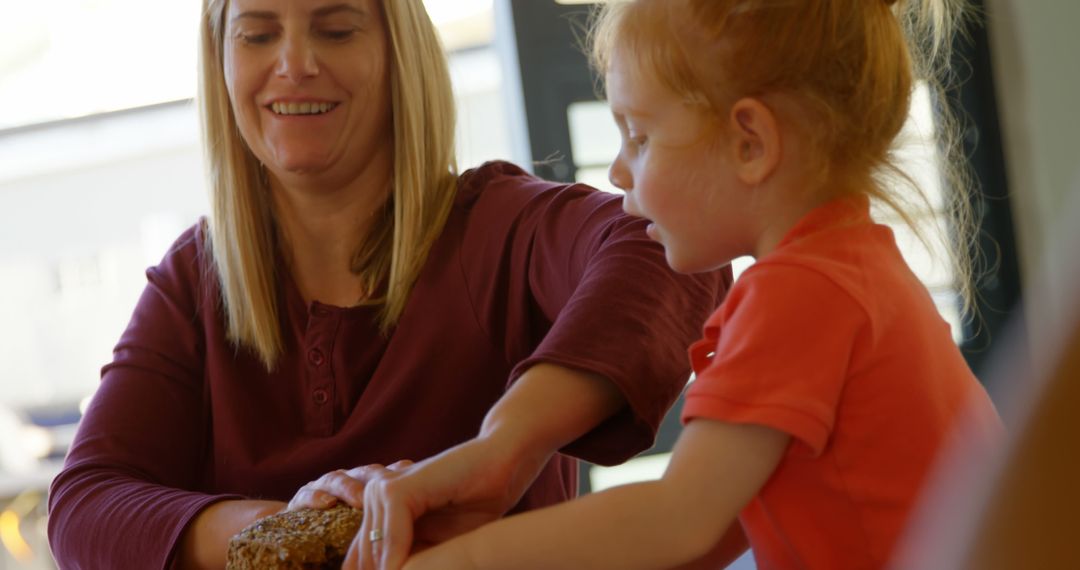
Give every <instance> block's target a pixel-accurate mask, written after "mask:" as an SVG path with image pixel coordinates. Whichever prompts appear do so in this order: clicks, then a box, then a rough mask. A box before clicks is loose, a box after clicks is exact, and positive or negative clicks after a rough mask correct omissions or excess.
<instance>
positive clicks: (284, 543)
mask: <svg viewBox="0 0 1080 570" xmlns="http://www.w3.org/2000/svg"><path fill="white" fill-rule="evenodd" d="M361 516H362V512H361V511H359V510H357V509H354V508H352V507H350V506H348V505H344V504H338V505H337V506H335V507H333V508H330V509H299V510H295V511H289V512H285V513H279V514H276V515H272V516H269V517H266V518H263V519H259V520H257V521H255V522H254V523H252V525H251V526H249V527H247V528H245V529H244V530H242V531H240V532H239V533H238V534H237V535H236V536H234V537H232V538H231V539H229V558H228V561H227V563H226V565H225V570H256V569H258V570H340V568H341V563H342V562H344V561H345V553H346V552H347V551H348V549H349V544H350V543H352V540H353V537H355V536H356V531H357V530H359V529H360V519H361Z"/></svg>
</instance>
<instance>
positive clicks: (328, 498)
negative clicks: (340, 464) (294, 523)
mask: <svg viewBox="0 0 1080 570" xmlns="http://www.w3.org/2000/svg"><path fill="white" fill-rule="evenodd" d="M372 467H374V466H372ZM378 467H379V468H380V469H381V468H382V467H381V466H378ZM353 471H355V470H349V471H343V470H341V469H338V470H337V471H331V472H330V473H327V474H325V475H323V476H322V477H319V478H318V479H316V480H314V481H312V482H310V483H308V484H307V485H304V486H303V487H301V488H300V490H298V491H297V492H296V494H295V495H293V498H292V500H291V501H289V506H288V507H287V509H286V510H290V511H292V510H296V509H299V508H303V507H312V508H317V509H325V508H328V507H330V506H333V505H334V503H336V502H337V501H338V500H341V501H344V502H345V503H347V504H349V505H351V506H352V507H355V508H358V509H360V508H363V506H364V484H365V480H364V479H362V478H358V477H354V476H353V475H351V473H352V472H353Z"/></svg>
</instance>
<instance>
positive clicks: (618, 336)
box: [465, 172, 731, 465]
mask: <svg viewBox="0 0 1080 570" xmlns="http://www.w3.org/2000/svg"><path fill="white" fill-rule="evenodd" d="M503 174H514V172H509V173H508V172H504V173H503ZM484 192H485V193H493V194H494V198H489V199H486V200H484V201H485V203H486V204H485V205H484V206H483V207H482V209H483V210H486V211H482V212H478V215H479V217H480V219H482V220H484V223H483V224H481V225H482V226H483V227H484V228H485V237H484V239H482V240H480V239H477V240H476V241H475V242H474V243H473V244H469V243H468V239H467V242H466V246H465V247H466V248H471V247H474V246H475V247H479V248H481V249H483V248H485V247H486V248H495V249H497V251H495V252H491V253H489V254H487V255H484V258H486V259H487V260H488V262H490V260H491V259H492V257H494V258H495V259H500V260H501V261H500V262H499V263H496V264H494V265H496V266H500V265H501V266H502V267H503V271H502V272H501V274H502V275H503V276H504V277H503V280H504V282H503V283H501V284H492V280H491V279H489V280H488V281H487V283H488V285H487V286H488V288H489V293H488V294H485V295H483V297H484V298H485V301H483V302H487V303H489V306H499V307H502V308H503V309H505V310H502V313H501V318H502V319H504V320H501V321H500V319H499V318H497V317H495V316H493V315H487V316H486V317H482V319H481V320H483V321H485V322H488V323H498V324H496V325H493V326H494V327H495V328H497V329H499V330H495V331H493V335H494V337H495V338H498V339H505V342H506V343H507V347H508V348H507V350H508V356H509V358H512V359H513V360H512V361H513V362H516V365H515V367H514V370H513V372H512V373H511V375H510V381H511V382H513V381H515V380H516V379H517V378H518V377H520V375H521V374H522V373H523V372H524V371H525V370H527V369H528V368H529V367H531V366H533V365H535V364H537V363H540V362H547V363H552V364H557V365H561V366H565V367H569V368H573V369H577V370H581V371H585V372H590V373H595V374H598V375H601V376H604V377H606V378H608V379H610V380H611V381H612V382H613V383H614V384H615V385H616V386H617V387H618V388H619V390H621V391H622V393H623V395H624V396H625V397H626V400H627V402H628V404H629V405H628V407H627V408H626V409H625V410H624V411H623V412H621V413H619V414H617V415H616V416H615V417H613V418H611V419H609V420H608V421H606V422H604V423H603V424H601V425H600V426H598V427H597V428H595V429H594V430H592V431H591V432H590V433H588V434H586V435H585V436H583V437H582V438H580V439H578V440H577V441H575V442H573V443H571V444H570V445H569V446H567V447H566V448H565V449H564V450H563V452H564V453H567V454H570V455H574V456H576V457H580V458H582V459H586V460H588V461H591V462H594V463H598V464H605V465H610V464H616V463H620V462H622V461H625V460H626V459H628V458H630V457H632V456H633V455H634V454H636V453H639V452H641V451H643V450H645V449H647V448H649V447H650V446H651V445H652V443H653V440H654V438H655V435H656V430H657V429H658V427H659V424H660V422H661V420H662V419H663V417H664V414H665V413H666V412H667V410H668V409H669V408H670V406H671V404H672V403H673V402H674V401H675V399H676V398H677V397H678V395H679V393H680V392H681V391H682V389H683V388H684V387H685V385H686V381H687V380H688V378H689V374H690V367H689V363H688V361H687V359H686V346H687V345H688V344H689V343H690V341H691V340H693V339H694V338H696V335H697V331H698V330H700V326H701V323H703V322H704V321H705V318H706V317H707V316H708V315H709V313H710V312H711V311H712V310H713V309H714V308H715V307H716V305H717V304H718V303H719V300H720V298H721V297H722V295H723V293H724V291H725V289H726V286H727V285H728V284H730V279H731V274H730V269H728V268H725V269H724V270H721V271H715V272H711V273H705V274H700V275H694V276H687V275H680V274H677V273H675V272H674V271H672V270H671V269H670V268H669V267H668V265H667V262H666V260H665V257H664V251H663V248H662V247H661V246H660V245H659V244H657V243H656V242H654V241H653V240H651V239H649V238H648V236H647V235H645V225H646V222H645V221H644V220H641V219H638V218H633V217H631V216H628V215H626V214H624V213H623V212H622V208H621V202H620V200H619V198H618V197H616V196H612V195H610V194H605V193H602V192H599V191H597V190H595V189H593V188H589V187H587V186H583V185H569V186H565V185H554V184H552V183H549V182H544V181H540V180H537V179H535V178H532V177H528V176H525V175H523V173H518V174H517V175H515V176H501V177H500V176H495V177H493V179H492V180H491V181H490V182H489V183H488V187H487V188H486V189H485V190H484ZM507 211H511V212H517V214H516V215H515V216H509V218H511V221H509V222H499V221H498V220H499V219H500V214H501V218H502V219H506V218H508V216H506V212H507ZM500 224H501V225H500ZM500 228H505V233H504V232H503V231H502V230H500ZM479 242H483V243H479ZM484 244H486V245H484ZM474 269H475V270H479V269H480V268H479V267H476V268H474ZM497 274H499V273H498V272H496V273H488V275H489V276H491V275H497ZM473 281H474V283H477V282H483V281H484V279H475V278H474V280H473ZM491 292H501V294H502V295H503V296H504V297H505V298H506V299H507V300H508V301H507V302H506V303H505V304H503V303H496V304H491V303H490V299H491V298H492V297H491V296H490V295H491V294H492V293H491Z"/></svg>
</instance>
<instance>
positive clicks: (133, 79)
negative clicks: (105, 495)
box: [0, 0, 1080, 570]
mask: <svg viewBox="0 0 1080 570" xmlns="http://www.w3.org/2000/svg"><path fill="white" fill-rule="evenodd" d="M2 2H3V3H2V5H0V13H2V14H3V17H2V18H0V570H6V569H9V568H11V569H15V568H25V569H30V568H33V569H43V568H52V567H53V565H52V562H51V559H50V558H49V555H48V549H47V545H46V543H45V532H44V525H45V503H44V501H45V497H46V492H47V489H48V483H49V481H50V480H51V478H52V477H53V476H54V475H55V473H56V471H57V469H58V468H59V465H60V463H61V462H62V460H63V456H64V453H65V451H66V449H67V446H68V444H69V443H70V441H71V438H72V436H73V434H74V430H75V427H76V426H77V424H78V421H79V418H80V415H81V410H82V409H83V408H84V406H85V405H86V402H87V401H88V400H89V398H90V397H91V396H92V395H93V392H94V390H95V387H96V386H97V382H98V379H99V370H100V368H101V366H102V365H104V364H105V363H106V362H108V361H109V360H110V357H111V351H112V347H113V344H114V343H115V342H116V340H117V339H118V338H119V335H120V333H121V332H122V330H123V329H124V327H125V325H126V323H127V320H128V318H129V316H130V313H131V310H132V308H133V307H134V304H135V301H136V300H137V298H138V295H139V293H140V292H141V290H142V288H143V285H144V283H145V278H144V274H143V272H144V270H145V269H146V268H147V267H148V266H151V265H154V264H156V263H157V262H158V260H159V259H160V258H161V256H162V255H163V254H164V252H165V250H166V249H167V247H168V246H169V245H170V244H171V243H172V241H173V239H175V238H176V237H177V236H178V235H179V234H180V233H181V232H182V231H183V230H184V229H185V228H187V227H188V226H190V225H191V224H193V223H195V222H196V220H197V219H198V217H199V216H201V215H203V214H205V213H206V211H207V196H206V191H205V184H204V179H203V170H202V159H201V155H200V152H201V151H200V149H199V142H198V125H197V120H196V110H195V106H194V103H193V102H192V97H193V96H194V94H195V83H196V78H195V65H196V40H197V25H198V16H199V14H198V11H199V2H198V1H197V0H160V1H156V2H146V1H145V0H54V1H52V2H31V1H28V0H2ZM975 3H976V4H978V5H980V7H981V8H982V9H983V11H984V16H983V17H981V18H980V21H979V22H978V24H977V25H976V26H974V27H973V29H972V31H971V34H970V38H969V39H968V40H967V41H966V42H965V43H963V45H961V46H958V60H957V62H958V70H959V73H960V75H961V77H962V78H963V79H964V83H963V85H962V86H961V87H960V88H959V89H957V90H956V91H954V92H952V93H950V94H949V97H948V100H947V101H941V100H937V99H934V98H931V97H930V96H929V94H928V93H927V92H926V90H925V89H920V90H919V91H918V92H917V94H916V98H915V104H914V106H913V110H912V117H911V120H910V121H909V124H908V126H907V128H906V129H905V132H904V136H903V146H902V148H901V150H900V153H901V156H903V157H904V160H905V162H906V164H907V168H908V171H909V173H910V174H911V175H912V176H913V177H914V178H915V179H916V180H918V181H919V182H920V184H921V185H922V186H923V187H924V188H925V189H927V190H928V191H929V193H930V194H931V198H932V200H931V202H932V203H931V205H930V206H931V207H930V208H928V209H927V211H926V212H924V216H923V218H922V220H923V221H924V222H925V223H927V224H941V223H944V218H943V216H942V212H941V210H940V207H941V203H942V202H941V196H940V189H939V185H938V184H937V170H936V168H937V166H936V164H937V154H936V150H935V148H934V147H933V145H932V144H930V143H929V140H930V137H931V136H932V133H933V129H934V124H933V119H932V116H933V113H932V109H933V106H934V105H939V104H951V105H955V106H956V107H957V108H958V109H959V110H960V112H961V113H962V114H963V115H965V116H966V117H967V119H968V121H969V124H970V126H971V129H970V132H969V136H968V138H967V140H966V149H965V150H966V154H967V156H968V157H969V160H970V161H971V166H972V168H973V171H974V173H975V174H976V177H977V181H978V184H979V187H978V190H979V191H978V192H976V193H975V194H973V196H972V198H971V199H972V201H973V204H974V205H975V207H976V209H977V211H978V212H979V213H980V214H981V215H982V226H981V230H982V234H981V238H982V244H983V246H984V248H986V249H987V250H988V251H990V254H991V255H990V262H991V264H990V267H989V269H988V271H986V272H985V274H984V275H982V276H981V277H980V278H979V281H978V282H977V283H976V287H977V289H978V290H979V292H980V294H981V297H980V298H981V306H980V309H981V310H982V312H983V317H984V318H983V321H982V322H981V323H974V324H973V323H963V322H960V321H959V319H958V317H957V298H956V294H955V290H956V287H955V285H956V284H955V279H954V276H953V275H951V274H950V273H949V272H948V271H947V270H946V269H945V268H944V267H942V266H940V265H935V264H934V263H932V262H931V261H930V256H929V255H928V252H927V251H926V250H925V249H924V248H923V246H922V245H921V244H919V243H918V242H917V240H914V239H912V238H911V236H910V232H907V231H903V230H900V231H899V236H900V239H901V242H902V245H903V247H904V249H905V255H906V256H907V257H908V260H909V262H910V263H911V264H912V265H913V267H914V268H915V269H916V271H917V272H918V274H919V275H920V277H921V278H922V279H923V280H924V281H925V282H926V284H927V286H928V287H929V288H930V290H931V291H932V293H933V294H934V297H935V299H936V300H937V302H938V305H939V309H940V310H941V312H942V314H943V315H944V316H945V318H946V319H947V320H949V322H950V323H952V325H953V330H954V337H955V339H956V341H957V342H958V343H959V344H960V346H961V347H962V349H963V350H964V352H965V355H967V356H968V359H969V362H970V363H971V365H972V368H973V369H974V370H975V371H976V373H977V374H978V375H979V376H980V378H990V377H992V376H993V374H992V372H993V370H991V367H992V366H993V365H992V364H991V363H992V361H993V360H992V359H991V358H989V356H990V355H991V354H992V353H993V352H994V350H995V345H997V344H1000V343H999V340H1000V339H1001V338H1002V337H1003V336H1004V334H1003V331H1004V330H1006V328H1007V327H1009V326H1010V325H1009V323H1010V321H1018V323H1019V324H1014V325H1012V328H1017V327H1019V328H1020V329H1021V330H1022V331H1023V332H1021V333H1018V334H1017V335H1016V336H1017V337H1018V338H1019V339H1021V340H1020V341H1019V342H1016V343H1013V344H1012V345H1011V346H1012V348H1011V349H1010V350H1011V351H1012V352H1011V353H1010V355H1011V356H1010V358H1015V359H1024V358H1027V357H1028V356H1027V351H1028V349H1029V348H1030V349H1031V352H1032V353H1033V354H1035V355H1036V357H1037V355H1038V352H1039V350H1038V349H1039V347H1040V346H1046V345H1051V344H1053V343H1052V339H1049V338H1045V337H1044V336H1041V335H1043V334H1044V333H1042V332H1041V331H1047V330H1054V328H1053V327H1048V326H1046V325H1047V323H1052V322H1053V321H1055V320H1056V319H1060V318H1062V316H1061V311H1060V310H1059V308H1060V307H1062V306H1065V305H1064V301H1065V300H1066V299H1068V298H1069V297H1070V294H1071V291H1072V289H1070V288H1069V286H1068V285H1067V284H1066V280H1065V279H1064V277H1063V276H1062V275H1060V274H1059V272H1060V269H1058V264H1057V263H1055V257H1053V256H1058V255H1071V256H1075V255H1076V253H1075V249H1073V248H1070V247H1069V245H1070V244H1061V243H1056V242H1053V237H1052V236H1055V235H1057V234H1058V231H1057V228H1059V227H1061V226H1063V225H1065V224H1067V223H1069V222H1070V220H1067V219H1066V216H1067V214H1065V213H1064V212H1067V211H1068V209H1067V208H1066V205H1067V198H1068V196H1070V195H1072V194H1076V193H1077V191H1078V190H1080V170H1078V166H1077V165H1078V164H1080V153H1078V150H1077V149H1078V145H1077V144H1076V133H1077V132H1080V111H1078V110H1077V108H1076V105H1077V102H1078V101H1080V74H1077V73H1076V71H1075V62H1074V61H1071V60H1072V59H1075V54H1077V53H1080V40H1077V36H1076V34H1074V33H1071V32H1072V30H1071V26H1073V25H1075V24H1074V23H1075V22H1077V21H1080V3H1077V2H1075V1H1073V0H1037V1H1034V2H1020V1H1019V0H985V1H984V2H980V1H976V2H975ZM425 4H426V5H427V7H428V10H429V12H430V14H431V16H432V18H433V20H434V21H435V22H436V24H437V25H438V27H439V30H440V33H441V34H442V37H443V41H444V44H445V46H446V49H447V51H448V53H449V58H450V63H451V73H452V76H453V81H454V85H455V90H456V97H457V104H458V112H459V126H458V157H459V162H460V165H461V167H462V169H465V168H468V167H471V166H475V165H478V164H480V163H481V162H483V161H485V160H492V159H509V160H512V161H515V162H517V163H519V164H521V165H523V166H526V167H528V168H531V169H532V170H534V171H535V172H536V173H537V174H539V175H541V176H544V177H546V178H551V179H557V180H565V181H572V180H580V181H584V182H587V183H589V184H592V185H594V186H597V187H599V188H601V189H605V190H611V187H610V185H609V184H608V182H607V167H608V164H609V163H610V161H611V159H612V157H613V156H614V155H615V153H616V152H617V149H618V133H617V131H616V130H615V127H614V124H613V122H612V121H611V119H610V116H609V113H608V110H607V106H606V104H605V103H604V102H603V101H602V100H601V99H600V98H599V97H598V94H597V89H596V81H595V77H593V76H592V75H591V73H590V71H589V69H588V67H587V65H586V63H585V59H584V56H583V55H582V50H581V37H582V30H583V27H584V25H585V22H586V20H587V16H588V12H589V10H590V6H589V5H588V3H587V2H580V1H579V2H556V1H555V0H425ZM1068 54H1072V55H1068ZM1068 69H1073V71H1071V72H1070V71H1068ZM885 221H890V220H888V219H886V220H885ZM1071 245H1080V244H1071ZM1054 248H1057V249H1056V252H1057V253H1049V252H1050V251H1055V249H1054ZM748 263H749V260H739V261H738V262H737V263H736V270H737V271H739V270H741V269H743V268H745V266H746V265H747V264H748ZM1035 284H1038V286H1039V291H1041V292H1042V293H1041V294H1039V295H1038V296H1029V297H1028V298H1027V299H1026V301H1025V305H1026V306H1025V314H1026V319H1025V320H1021V318H1020V317H1018V316H1016V315H1018V314H1019V311H1018V310H1017V308H1018V307H1019V303H1020V300H1021V298H1022V296H1023V292H1024V291H1025V290H1030V289H1031V288H1032V287H1034V286H1035ZM1025 324H1026V325H1027V326H1023V325H1025ZM991 389H992V391H993V392H994V393H997V390H996V389H995V387H993V386H991ZM677 411H678V410H677V409H676V410H675V411H674V412H673V413H672V414H671V415H670V417H669V421H667V422H665V425H664V428H663V429H662V431H661V434H660V437H659V439H658V443H657V446H656V447H655V448H654V449H653V450H651V451H650V452H648V453H646V454H644V455H643V457H641V458H639V459H636V460H633V461H632V462H630V463H628V464H627V465H624V466H620V467H617V468H607V469H603V468H596V467H593V466H589V465H586V466H583V475H584V477H583V478H582V487H583V489H582V490H583V491H585V492H588V491H589V490H593V489H600V488H604V487H607V486H610V485H613V484H618V483H622V482H627V481H632V480H636V479H641V478H648V477H656V476H658V475H659V474H660V473H661V472H662V470H663V468H664V466H665V465H666V460H667V452H668V451H669V450H670V447H671V444H672V442H673V441H674V438H675V436H676V434H677V421H674V420H675V419H676V418H677ZM738 567H739V568H752V567H753V565H752V562H750V561H749V560H748V559H747V560H743V561H740V562H739V563H738Z"/></svg>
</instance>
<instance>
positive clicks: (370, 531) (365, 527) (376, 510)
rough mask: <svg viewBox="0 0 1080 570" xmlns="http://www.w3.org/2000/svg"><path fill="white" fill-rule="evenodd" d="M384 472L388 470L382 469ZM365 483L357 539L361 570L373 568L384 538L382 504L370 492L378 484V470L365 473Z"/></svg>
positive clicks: (377, 559)
mask: <svg viewBox="0 0 1080 570" xmlns="http://www.w3.org/2000/svg"><path fill="white" fill-rule="evenodd" d="M382 471H384V472H387V473H388V472H389V470H386V469H383V470H382ZM366 476H367V481H366V482H367V485H366V486H365V488H364V519H363V522H362V523H361V524H360V532H359V533H358V534H357V540H358V541H360V543H361V544H360V568H361V569H362V570H375V569H376V568H378V567H379V566H378V561H379V558H380V556H379V555H380V553H381V551H382V542H383V540H385V539H386V536H385V534H384V533H385V530H384V529H383V522H382V505H381V504H380V501H379V500H378V497H377V496H375V495H373V494H372V489H373V488H374V487H376V486H377V485H378V484H379V479H378V472H376V471H375V470H371V471H369V472H368V473H366Z"/></svg>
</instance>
